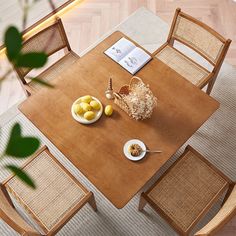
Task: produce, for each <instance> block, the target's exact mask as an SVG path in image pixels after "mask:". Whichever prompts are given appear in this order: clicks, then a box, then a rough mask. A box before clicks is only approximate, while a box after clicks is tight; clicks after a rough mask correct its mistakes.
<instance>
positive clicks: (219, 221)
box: [195, 185, 236, 236]
mask: <svg viewBox="0 0 236 236" xmlns="http://www.w3.org/2000/svg"><path fill="white" fill-rule="evenodd" d="M234 216H236V185H235V186H234V188H233V190H232V192H231V194H230V195H229V197H228V198H227V200H226V202H225V203H224V205H223V206H222V208H221V209H220V210H219V211H218V213H217V214H216V215H215V217H214V218H213V219H212V220H211V221H210V222H209V223H208V224H207V225H205V226H204V227H203V228H202V229H201V230H199V231H198V232H197V233H196V234H195V236H210V235H214V234H215V233H217V232H218V231H219V230H220V229H221V228H222V227H224V226H225V225H226V224H227V223H228V222H229V221H230V220H231V219H232V218H233V217H234Z"/></svg>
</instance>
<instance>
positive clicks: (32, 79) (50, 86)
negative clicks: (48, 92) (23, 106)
mask: <svg viewBox="0 0 236 236" xmlns="http://www.w3.org/2000/svg"><path fill="white" fill-rule="evenodd" d="M31 81H34V82H35V83H38V84H42V85H44V86H46V87H49V88H54V85H52V84H49V83H48V82H47V81H45V80H42V79H40V78H31Z"/></svg>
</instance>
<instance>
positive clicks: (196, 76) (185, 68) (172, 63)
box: [155, 45, 210, 86]
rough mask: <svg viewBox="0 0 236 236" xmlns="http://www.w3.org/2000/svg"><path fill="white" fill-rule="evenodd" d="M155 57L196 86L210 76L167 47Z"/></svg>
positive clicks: (195, 64) (204, 70)
mask: <svg viewBox="0 0 236 236" xmlns="http://www.w3.org/2000/svg"><path fill="white" fill-rule="evenodd" d="M155 57H156V58H158V59H159V60H161V61H162V62H164V63H165V64H167V65H168V66H169V67H170V68H172V69H173V70H175V71H176V72H177V73H179V74H180V75H182V76H183V77H184V78H185V79H187V80H188V81H190V82H191V83H193V84H194V85H196V86H199V85H201V84H202V82H203V81H204V79H206V78H207V77H208V76H209V74H210V72H209V71H207V70H206V69H204V68H203V67H201V66H199V65H198V64H197V63H195V62H193V61H192V60H190V59H189V58H188V57H186V56H184V55H183V54H182V53H180V52H179V51H178V50H177V49H175V48H172V47H170V46H168V45H167V46H166V47H164V48H163V49H162V50H161V51H160V52H158V53H157V54H156V55H155Z"/></svg>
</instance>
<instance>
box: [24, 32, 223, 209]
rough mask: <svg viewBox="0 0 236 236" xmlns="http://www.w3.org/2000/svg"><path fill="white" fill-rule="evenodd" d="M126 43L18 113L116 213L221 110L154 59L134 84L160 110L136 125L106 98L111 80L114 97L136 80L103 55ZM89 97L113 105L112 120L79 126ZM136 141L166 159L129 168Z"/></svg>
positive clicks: (95, 57) (98, 53) (63, 78)
mask: <svg viewBox="0 0 236 236" xmlns="http://www.w3.org/2000/svg"><path fill="white" fill-rule="evenodd" d="M123 36H124V34H122V33H121V32H118V31H117V32H115V33H113V34H112V35H111V36H109V37H108V38H106V39H105V40H104V41H103V42H101V43H100V44H98V45H97V46H96V47H95V48H94V49H92V50H91V51H90V52H88V53H87V54H86V55H84V56H83V57H81V58H80V59H79V60H78V62H76V63H74V64H72V65H71V66H70V67H69V68H67V69H66V70H64V71H63V72H62V73H61V74H60V76H58V77H57V78H55V79H54V80H53V82H52V83H53V84H54V85H55V88H54V89H50V88H46V87H45V88H42V89H41V90H40V91H39V92H38V93H36V94H35V95H33V96H31V97H29V98H28V99H27V100H26V101H24V102H23V103H22V104H21V105H20V106H19V109H20V110H21V112H22V113H23V114H25V116H26V117H27V118H28V119H29V120H30V121H31V122H32V123H33V124H34V125H35V126H36V127H38V129H39V130H40V131H41V132H42V133H43V134H44V135H45V136H46V137H47V138H48V139H49V140H50V141H51V142H52V143H53V144H54V145H55V146H56V147H57V148H58V149H59V150H60V151H61V152H62V153H63V154H64V155H65V156H66V157H67V158H68V159H69V160H70V161H71V162H72V163H73V164H74V165H75V166H76V167H77V168H78V169H79V170H80V171H81V172H82V173H83V174H84V175H85V176H86V177H87V178H88V179H89V180H90V181H91V182H92V183H93V184H94V185H95V186H96V187H97V188H98V189H99V190H100V191H101V192H102V193H103V194H104V195H105V196H106V197H107V199H109V200H110V201H111V202H112V203H113V204H114V205H115V206H116V207H117V208H122V207H124V206H125V205H126V204H127V203H128V202H129V201H130V200H131V199H132V197H133V196H134V195H135V194H136V193H137V192H138V191H139V190H140V189H141V188H142V187H143V186H144V185H145V184H146V183H147V181H149V180H150V179H151V177H152V176H153V175H155V173H156V172H157V171H158V170H159V169H160V167H161V166H162V165H163V164H164V163H165V162H166V161H167V160H168V159H169V158H170V157H171V156H172V155H173V154H174V153H175V152H176V151H177V150H178V149H179V148H180V147H181V146H182V145H183V144H184V143H185V142H186V141H187V140H188V139H189V138H190V137H191V136H192V135H193V134H194V133H195V132H196V130H197V129H198V128H199V127H200V126H201V125H202V124H203V123H204V122H205V121H206V120H207V119H208V118H209V117H210V116H211V115H212V113H213V112H214V111H215V110H216V109H217V108H218V107H219V103H218V102H217V101H215V100H214V99H213V98H211V97H210V96H208V95H207V94H205V93H204V92H203V91H201V90H200V89H198V88H197V87H195V86H194V85H192V84H191V83H190V82H188V81H187V80H185V79H184V78H183V77H181V76H180V75H179V74H177V73H176V72H175V71H174V70H172V69H171V68H169V67H168V66H167V65H165V64H164V63H162V62H161V61H159V60H158V59H155V58H153V59H152V60H151V61H150V62H149V63H148V64H147V65H146V66H144V67H143V68H142V69H141V70H140V71H139V72H138V73H137V74H136V76H139V77H140V78H142V80H143V81H144V82H145V83H147V84H149V85H150V88H151V90H152V91H153V93H154V94H155V95H156V97H157V99H158V105H157V107H156V108H155V110H154V113H153V115H152V117H151V118H150V119H147V120H144V121H135V120H132V119H131V118H130V117H129V116H128V115H127V114H126V113H125V112H124V111H122V110H121V109H120V108H119V107H118V106H117V105H116V104H114V102H113V101H109V100H107V99H106V98H105V94H104V92H105V90H106V87H107V82H108V79H109V77H112V78H113V88H114V90H115V91H118V90H119V88H120V87H121V86H122V85H124V84H128V83H129V81H130V78H131V77H132V75H131V74H130V73H128V72H127V71H126V70H125V69H123V68H122V67H121V66H120V65H119V64H117V63H116V62H114V61H113V60H111V59H110V58H109V57H107V56H106V55H105V54H104V53H103V52H104V51H105V50H106V49H107V48H109V47H110V46H111V45H112V44H114V43H115V42H116V41H117V40H118V39H120V38H121V37H123ZM136 45H137V44H136ZM87 94H90V95H92V96H94V97H97V98H98V99H100V101H101V102H102V103H103V105H107V104H112V105H113V108H114V114H113V115H112V116H111V117H106V116H105V115H103V116H102V117H101V118H100V120H99V121H98V122H96V123H94V124H91V125H82V124H80V123H78V122H76V121H75V120H74V119H73V118H72V116H71V112H70V110H71V105H72V103H73V102H74V101H75V100H76V99H77V98H78V97H80V96H83V95H87ZM133 138H137V139H140V140H142V141H143V142H144V143H145V144H146V145H147V147H148V148H149V149H160V150H162V151H163V152H162V153H160V154H147V155H146V157H145V158H144V159H143V160H141V161H139V162H132V161H130V160H128V159H126V158H125V156H124V154H123V145H124V144H125V142H126V141H127V140H130V139H133Z"/></svg>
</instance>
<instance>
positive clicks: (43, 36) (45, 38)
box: [15, 18, 71, 84]
mask: <svg viewBox="0 0 236 236" xmlns="http://www.w3.org/2000/svg"><path fill="white" fill-rule="evenodd" d="M64 48H67V50H68V51H71V48H70V44H69V41H68V39H67V36H66V33H65V30H64V27H63V24H62V21H61V19H59V18H58V19H57V20H56V21H55V22H54V23H53V24H51V25H50V26H48V27H47V28H45V29H43V30H42V31H40V32H38V33H37V34H35V35H33V36H32V37H31V38H29V39H27V40H26V41H25V42H23V47H22V52H24V53H29V52H45V53H46V54H47V55H48V56H50V55H52V54H54V53H56V52H58V51H59V50H61V49H64ZM15 70H16V72H17V74H18V75H19V77H20V79H21V80H22V82H23V84H26V80H25V76H26V75H27V74H28V73H29V72H30V71H31V70H32V69H31V68H15Z"/></svg>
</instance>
